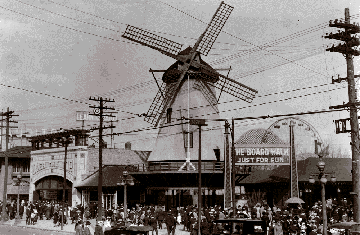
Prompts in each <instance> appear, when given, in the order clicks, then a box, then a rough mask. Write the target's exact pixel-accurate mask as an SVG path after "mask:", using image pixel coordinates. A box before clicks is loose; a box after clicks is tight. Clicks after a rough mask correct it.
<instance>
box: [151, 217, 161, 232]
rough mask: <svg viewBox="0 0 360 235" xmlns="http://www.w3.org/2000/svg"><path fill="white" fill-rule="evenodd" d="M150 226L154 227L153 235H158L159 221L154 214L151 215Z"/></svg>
mask: <svg viewBox="0 0 360 235" xmlns="http://www.w3.org/2000/svg"><path fill="white" fill-rule="evenodd" d="M150 226H151V227H152V233H151V234H152V235H155V233H156V235H158V234H159V230H158V223H157V220H156V218H155V217H154V215H151V218H150Z"/></svg>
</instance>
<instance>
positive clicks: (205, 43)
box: [197, 2, 234, 55]
mask: <svg viewBox="0 0 360 235" xmlns="http://www.w3.org/2000/svg"><path fill="white" fill-rule="evenodd" d="M233 9H234V7H232V6H230V5H227V4H225V3H224V2H221V4H220V7H219V8H218V9H217V11H216V13H215V14H214V16H213V18H212V20H211V22H210V23H209V26H208V28H207V29H206V31H205V33H204V34H203V35H204V36H203V38H202V40H201V41H200V44H199V47H198V49H197V51H199V52H200V53H201V54H203V55H208V53H209V51H210V50H211V48H212V46H213V44H214V42H215V40H216V39H217V37H218V36H219V34H220V32H221V30H222V28H223V27H224V25H225V23H226V21H227V19H228V18H229V16H230V14H231V12H232V10H233Z"/></svg>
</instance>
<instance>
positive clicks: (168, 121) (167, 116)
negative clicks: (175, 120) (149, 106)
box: [166, 108, 172, 123]
mask: <svg viewBox="0 0 360 235" xmlns="http://www.w3.org/2000/svg"><path fill="white" fill-rule="evenodd" d="M171 114H172V108H168V109H167V110H166V123H171Z"/></svg>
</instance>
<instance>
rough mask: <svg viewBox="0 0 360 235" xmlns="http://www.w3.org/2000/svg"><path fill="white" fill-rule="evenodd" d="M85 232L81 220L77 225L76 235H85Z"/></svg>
mask: <svg viewBox="0 0 360 235" xmlns="http://www.w3.org/2000/svg"><path fill="white" fill-rule="evenodd" d="M83 230H84V226H83V222H82V220H79V221H78V222H77V223H76V224H75V235H83Z"/></svg>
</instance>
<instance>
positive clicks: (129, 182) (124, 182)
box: [117, 170, 134, 221]
mask: <svg viewBox="0 0 360 235" xmlns="http://www.w3.org/2000/svg"><path fill="white" fill-rule="evenodd" d="M117 185H118V186H124V221H126V218H127V197H126V194H127V186H128V185H130V186H133V185H134V181H133V180H132V178H130V177H129V172H128V171H126V170H125V171H123V179H122V180H121V182H120V183H117Z"/></svg>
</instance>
